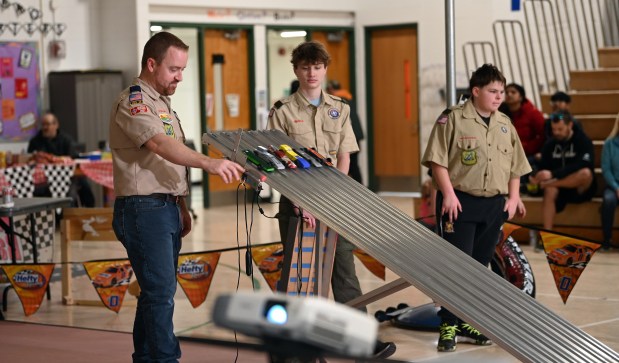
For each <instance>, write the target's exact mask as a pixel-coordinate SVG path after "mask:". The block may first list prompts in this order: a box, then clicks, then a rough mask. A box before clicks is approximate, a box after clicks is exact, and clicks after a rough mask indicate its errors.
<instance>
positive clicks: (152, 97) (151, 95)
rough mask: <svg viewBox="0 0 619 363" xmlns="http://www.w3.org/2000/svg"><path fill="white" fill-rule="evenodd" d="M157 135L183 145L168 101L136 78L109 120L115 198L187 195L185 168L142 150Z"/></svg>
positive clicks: (178, 122) (121, 97) (179, 130)
mask: <svg viewBox="0 0 619 363" xmlns="http://www.w3.org/2000/svg"><path fill="white" fill-rule="evenodd" d="M157 134H165V135H167V136H169V137H173V138H175V139H176V140H178V141H179V142H183V143H184V141H185V135H184V133H183V130H182V128H181V125H180V121H179V119H178V117H177V116H176V113H175V112H174V111H173V110H172V107H171V105H170V98H169V97H166V96H162V95H160V94H159V93H158V92H157V91H155V90H154V89H153V88H152V87H150V86H149V85H148V84H147V83H145V82H143V81H142V80H140V79H139V78H135V79H134V81H133V86H131V87H129V88H128V89H126V90H124V91H123V92H121V94H120V95H119V96H118V98H117V99H116V101H115V102H114V105H113V107H112V112H111V116H110V148H111V149H112V157H113V164H114V193H115V194H116V195H117V196H129V195H148V194H152V193H167V194H173V195H187V192H188V184H187V168H186V167H184V166H182V165H177V164H174V163H171V162H169V161H167V160H165V159H164V158H162V157H161V156H159V155H157V154H155V153H153V152H151V151H150V150H148V149H147V148H146V147H145V146H144V144H145V143H146V142H147V141H148V140H150V139H151V138H152V137H153V136H155V135H157Z"/></svg>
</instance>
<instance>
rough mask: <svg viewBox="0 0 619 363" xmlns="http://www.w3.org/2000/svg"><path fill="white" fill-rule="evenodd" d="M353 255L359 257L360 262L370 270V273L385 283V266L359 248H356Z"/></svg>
mask: <svg viewBox="0 0 619 363" xmlns="http://www.w3.org/2000/svg"><path fill="white" fill-rule="evenodd" d="M352 253H353V254H354V255H355V256H357V258H358V259H359V261H361V263H363V266H365V267H366V268H367V269H368V270H370V272H371V273H373V274H374V276H376V277H378V278H379V279H381V280H383V281H385V265H383V264H382V263H380V262H378V260H376V259H375V258H374V257H372V256H370V255H368V254H367V253H366V252H365V251H362V250H360V249H359V248H355V249H354V250H353V251H352Z"/></svg>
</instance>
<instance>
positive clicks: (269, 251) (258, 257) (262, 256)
mask: <svg viewBox="0 0 619 363" xmlns="http://www.w3.org/2000/svg"><path fill="white" fill-rule="evenodd" d="M251 257H252V259H253V260H254V263H255V264H256V266H258V269H259V270H260V272H261V273H262V277H264V279H265V280H266V282H267V284H269V287H270V288H271V290H272V291H277V281H279V279H280V278H281V277H282V265H283V263H284V248H283V245H282V244H281V243H277V244H274V245H270V246H264V247H252V249H251Z"/></svg>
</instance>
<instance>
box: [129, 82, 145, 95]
mask: <svg viewBox="0 0 619 363" xmlns="http://www.w3.org/2000/svg"><path fill="white" fill-rule="evenodd" d="M133 92H142V88H140V86H139V85H137V84H134V85H133V86H131V87H129V93H133Z"/></svg>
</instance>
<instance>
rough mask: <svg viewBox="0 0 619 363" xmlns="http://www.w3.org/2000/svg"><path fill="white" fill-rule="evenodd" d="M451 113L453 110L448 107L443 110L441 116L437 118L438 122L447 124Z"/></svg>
mask: <svg viewBox="0 0 619 363" xmlns="http://www.w3.org/2000/svg"><path fill="white" fill-rule="evenodd" d="M450 113H451V110H450V109H448V108H446V109H445V110H444V111H443V112H441V114H440V115H439V117H438V118H437V119H436V123H438V124H440V125H444V124H446V123H447V120H449V114H450Z"/></svg>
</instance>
